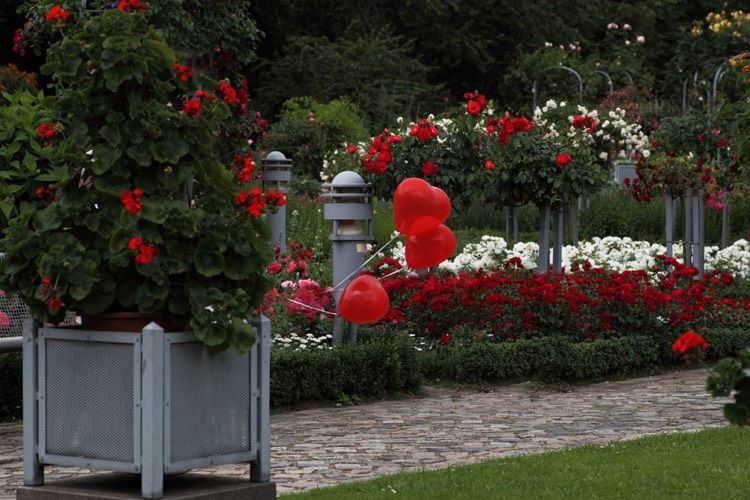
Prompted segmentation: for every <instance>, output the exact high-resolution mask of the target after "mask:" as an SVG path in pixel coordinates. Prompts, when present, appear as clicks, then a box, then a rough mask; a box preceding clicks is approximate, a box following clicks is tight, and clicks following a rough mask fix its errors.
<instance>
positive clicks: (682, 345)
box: [672, 330, 708, 354]
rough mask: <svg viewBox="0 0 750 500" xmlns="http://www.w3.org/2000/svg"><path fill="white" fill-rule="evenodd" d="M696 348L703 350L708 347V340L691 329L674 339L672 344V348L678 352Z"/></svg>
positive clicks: (690, 350) (686, 351) (683, 352)
mask: <svg viewBox="0 0 750 500" xmlns="http://www.w3.org/2000/svg"><path fill="white" fill-rule="evenodd" d="M698 348H700V349H703V350H706V349H708V342H706V339H704V338H703V337H701V336H700V335H698V334H697V333H695V332H694V331H692V330H688V331H686V332H685V333H683V334H682V335H681V336H680V338H678V339H677V340H675V342H674V344H672V350H673V351H674V352H676V353H678V354H685V353H689V352H692V351H694V350H695V349H698Z"/></svg>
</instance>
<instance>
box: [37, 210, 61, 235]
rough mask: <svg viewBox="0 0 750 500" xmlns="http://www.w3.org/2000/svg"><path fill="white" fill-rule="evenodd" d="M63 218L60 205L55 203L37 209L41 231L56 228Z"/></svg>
mask: <svg viewBox="0 0 750 500" xmlns="http://www.w3.org/2000/svg"><path fill="white" fill-rule="evenodd" d="M63 219H64V216H63V212H62V209H61V208H60V206H59V205H57V204H52V205H50V206H48V207H47V208H45V209H43V210H40V211H39V214H38V220H39V224H40V226H39V229H40V230H42V231H51V230H52V229H58V228H59V227H60V226H61V225H62V222H63Z"/></svg>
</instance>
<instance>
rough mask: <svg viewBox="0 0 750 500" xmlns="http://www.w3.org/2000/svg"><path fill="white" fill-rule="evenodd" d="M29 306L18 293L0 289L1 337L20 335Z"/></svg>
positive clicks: (27, 315)
mask: <svg viewBox="0 0 750 500" xmlns="http://www.w3.org/2000/svg"><path fill="white" fill-rule="evenodd" d="M28 317H29V308H28V307H26V305H25V304H24V303H23V302H22V301H21V298H20V297H19V296H18V295H9V294H6V293H5V292H3V291H0V337H19V336H21V329H22V328H23V322H24V321H25V320H26V318H28Z"/></svg>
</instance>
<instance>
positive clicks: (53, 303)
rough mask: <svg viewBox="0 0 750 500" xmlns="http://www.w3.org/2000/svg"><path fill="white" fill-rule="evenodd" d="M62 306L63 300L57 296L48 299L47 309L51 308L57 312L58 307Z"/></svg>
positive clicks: (51, 310) (50, 309) (52, 311)
mask: <svg viewBox="0 0 750 500" xmlns="http://www.w3.org/2000/svg"><path fill="white" fill-rule="evenodd" d="M61 306H62V301H61V300H60V299H59V298H57V297H52V298H51V299H49V300H48V301H47V309H49V312H51V313H52V314H54V313H55V312H57V310H58V309H60V307H61Z"/></svg>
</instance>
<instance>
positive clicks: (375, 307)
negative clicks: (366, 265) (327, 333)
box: [339, 274, 391, 323]
mask: <svg viewBox="0 0 750 500" xmlns="http://www.w3.org/2000/svg"><path fill="white" fill-rule="evenodd" d="M390 305H391V302H390V300H388V293H386V291H385V289H384V288H383V285H381V284H380V282H379V281H378V280H377V278H375V277H374V276H372V275H369V274H363V275H362V276H358V277H356V278H354V279H353V280H352V281H351V283H349V284H348V285H346V288H344V291H343V292H342V293H341V298H340V299H339V314H340V315H341V317H342V318H344V319H345V320H347V321H351V322H352V323H373V322H375V321H378V320H379V319H381V318H382V317H383V316H385V314H386V313H387V312H388V308H389V307H390Z"/></svg>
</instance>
